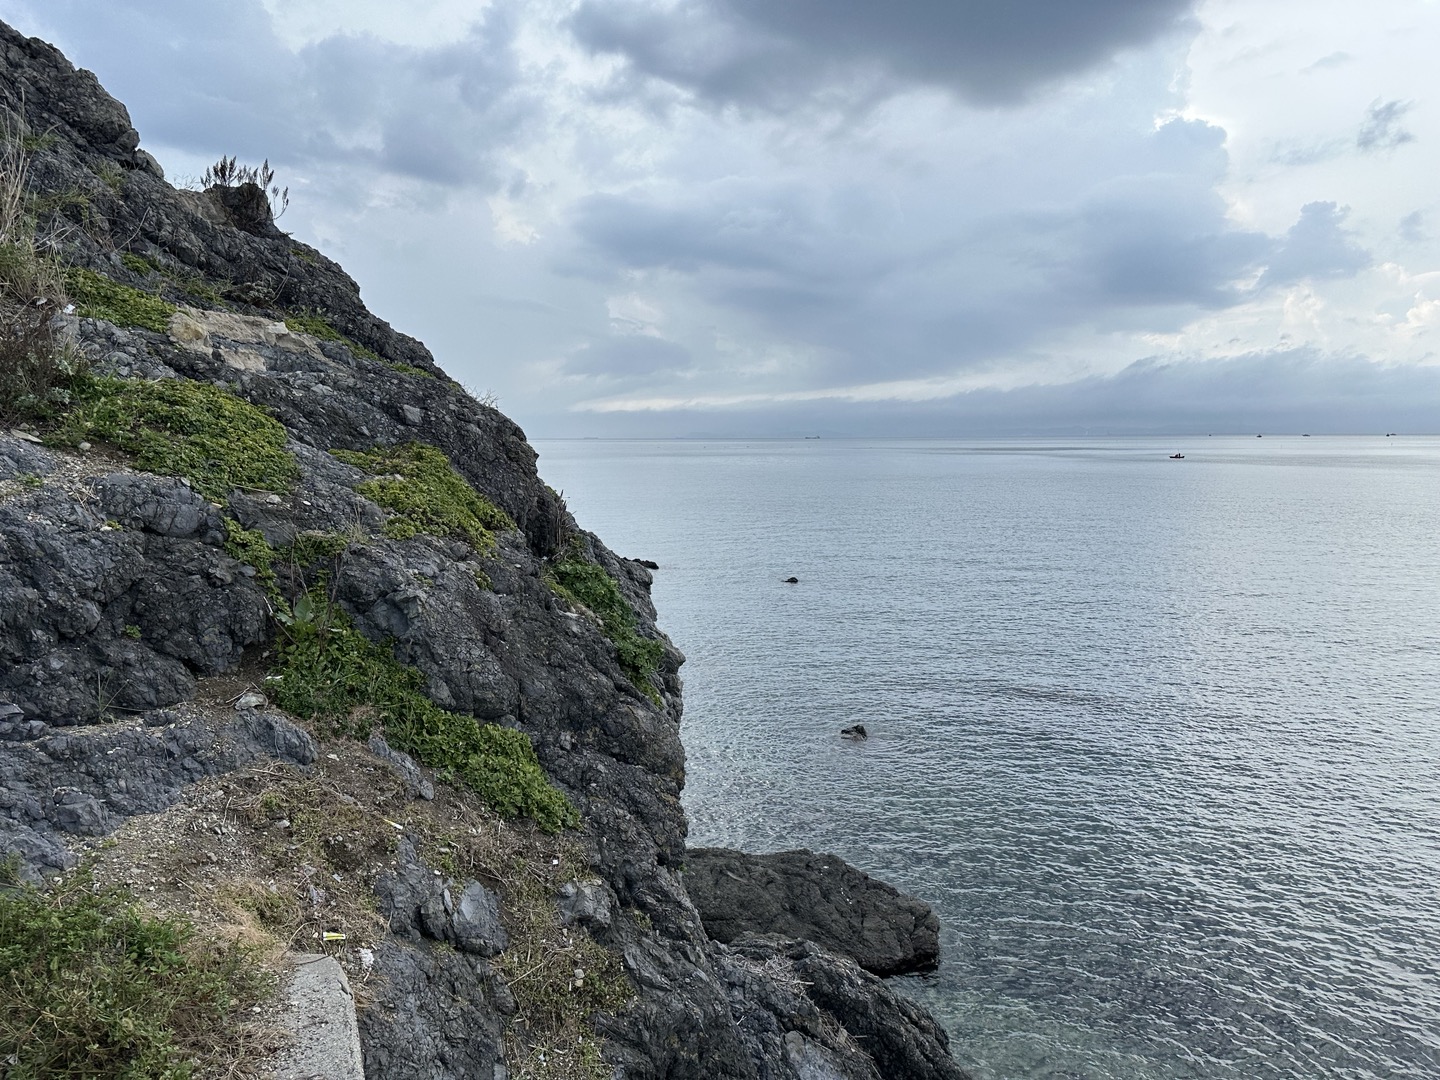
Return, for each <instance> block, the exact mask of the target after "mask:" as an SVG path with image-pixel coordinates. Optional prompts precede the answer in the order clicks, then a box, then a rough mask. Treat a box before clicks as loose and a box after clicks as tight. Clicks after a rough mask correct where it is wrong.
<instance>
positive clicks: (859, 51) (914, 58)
mask: <svg viewBox="0 0 1440 1080" xmlns="http://www.w3.org/2000/svg"><path fill="white" fill-rule="evenodd" d="M1190 8H1191V3H1190V0H1094V2H1092V3H1087V4H1076V3H1073V2H1070V0H1013V2H1009V3H994V2H991V0H892V2H891V3H888V4H877V3H874V2H873V0H786V2H784V3H777V2H775V0H680V2H679V3H659V2H656V0H585V2H583V3H582V4H581V5H580V7H579V8H578V10H577V11H576V14H575V16H574V18H573V20H572V23H571V25H572V28H573V30H574V33H575V36H576V38H577V39H578V40H579V41H580V42H581V43H582V44H583V45H585V46H586V47H588V48H589V49H591V50H592V51H594V52H597V53H608V54H617V55H620V56H623V57H624V58H625V59H626V61H627V62H628V64H629V65H630V67H631V70H632V71H633V72H635V73H637V74H639V75H641V76H645V77H649V78H654V79H659V80H662V81H664V82H667V83H671V84H673V85H675V86H678V87H681V88H683V89H685V90H687V91H690V92H692V93H694V94H696V95H697V96H698V97H700V98H702V99H705V100H708V101H710V102H714V103H720V104H724V103H738V104H742V105H749V106H758V107H762V108H781V109H783V108H786V107H789V106H790V105H792V104H794V103H796V102H797V101H801V100H806V99H809V98H812V97H814V96H816V95H820V96H825V95H827V94H828V95H839V96H844V95H846V94H853V93H862V94H863V93H865V92H874V91H875V90H876V89H885V88H893V87H897V86H901V87H903V86H910V85H928V86H940V87H945V88H948V89H950V90H953V91H955V92H957V93H959V94H961V95H962V96H964V97H966V98H968V99H970V100H972V101H976V102H981V103H985V104H1014V103H1017V102H1020V101H1023V100H1025V99H1026V98H1028V97H1029V96H1030V95H1031V94H1032V93H1033V92H1034V91H1035V90H1036V89H1037V88H1039V87H1041V86H1044V85H1046V84H1049V83H1052V82H1055V81H1056V80H1059V79H1063V78H1065V77H1067V76H1071V75H1075V74H1077V73H1079V72H1083V71H1085V70H1087V69H1089V68H1092V67H1095V66H1096V65H1099V64H1103V63H1105V62H1106V61H1108V60H1110V59H1111V58H1113V57H1114V56H1115V54H1116V53H1117V52H1119V51H1121V50H1123V49H1127V48H1132V47H1137V46H1141V45H1145V44H1147V43H1149V42H1151V41H1153V40H1154V39H1155V38H1157V37H1158V36H1160V35H1162V34H1165V33H1166V32H1168V31H1170V30H1172V29H1174V28H1175V27H1176V26H1178V25H1180V24H1181V23H1182V22H1183V21H1184V20H1185V19H1186V17H1187V15H1188V14H1189V12H1190Z"/></svg>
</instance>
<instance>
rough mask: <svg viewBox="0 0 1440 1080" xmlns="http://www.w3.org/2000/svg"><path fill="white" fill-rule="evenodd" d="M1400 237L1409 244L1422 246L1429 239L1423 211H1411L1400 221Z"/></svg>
mask: <svg viewBox="0 0 1440 1080" xmlns="http://www.w3.org/2000/svg"><path fill="white" fill-rule="evenodd" d="M1400 237H1401V239H1402V240H1404V241H1405V242H1406V243H1410V244H1423V243H1425V242H1426V241H1427V240H1429V239H1430V233H1429V231H1428V230H1427V229H1426V228H1425V212H1424V211H1423V210H1412V211H1410V213H1408V214H1406V215H1405V216H1404V217H1402V218H1401V219H1400Z"/></svg>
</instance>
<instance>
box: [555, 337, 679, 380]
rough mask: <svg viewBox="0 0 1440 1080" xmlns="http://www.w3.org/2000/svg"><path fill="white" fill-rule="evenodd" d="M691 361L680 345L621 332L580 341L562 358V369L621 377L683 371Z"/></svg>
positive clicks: (577, 373) (584, 373) (575, 372)
mask: <svg viewBox="0 0 1440 1080" xmlns="http://www.w3.org/2000/svg"><path fill="white" fill-rule="evenodd" d="M691 362H692V360H691V354H690V350H689V349H687V348H685V347H684V346H683V345H678V344H676V343H675V342H673V341H666V340H665V339H663V338H658V337H651V336H649V335H646V334H622V335H617V336H614V337H609V338H603V339H601V340H598V341H594V342H589V343H587V344H585V345H582V346H581V347H580V348H578V349H576V350H575V351H574V352H572V353H571V354H570V355H569V356H567V357H566V358H565V370H566V371H567V372H570V373H572V374H576V375H599V376H606V377H610V378H621V379H624V378H632V377H635V376H640V375H655V374H657V373H659V372H676V371H683V370H684V369H686V368H688V367H690V366H691Z"/></svg>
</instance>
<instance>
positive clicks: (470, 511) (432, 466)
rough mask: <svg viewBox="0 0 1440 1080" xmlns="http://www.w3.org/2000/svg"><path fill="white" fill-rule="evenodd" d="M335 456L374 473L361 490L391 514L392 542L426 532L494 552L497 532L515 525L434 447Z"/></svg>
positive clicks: (386, 448) (414, 445) (388, 532)
mask: <svg viewBox="0 0 1440 1080" xmlns="http://www.w3.org/2000/svg"><path fill="white" fill-rule="evenodd" d="M330 452H331V453H332V454H334V455H335V456H336V457H337V458H339V459H340V460H341V461H343V462H345V463H346V464H348V465H354V466H355V467H356V468H357V469H362V470H364V471H365V472H367V473H369V474H370V475H371V477H372V479H370V480H366V481H364V482H363V483H361V484H359V485H358V486H357V487H356V488H355V490H356V491H357V492H359V493H360V494H361V495H364V496H365V497H366V498H367V499H371V500H373V501H374V502H376V503H378V504H379V505H380V506H383V507H385V508H386V509H388V510H389V511H390V512H391V513H390V517H389V518H388V520H387V521H386V522H385V535H386V536H389V537H390V538H391V539H394V540H408V539H410V538H411V537H414V536H419V535H421V534H422V533H423V534H425V535H428V536H442V537H453V538H455V539H459V540H464V541H466V542H467V543H469V544H470V546H471V547H473V548H474V549H475V550H476V551H479V552H489V551H493V550H494V548H495V533H496V532H497V531H500V530H503V529H513V528H514V527H515V523H514V522H513V521H511V520H510V515H508V514H507V513H505V511H503V510H501V509H500V508H499V507H497V506H496V505H495V504H494V503H492V502H491V501H490V500H489V499H487V498H485V496H483V495H481V494H480V493H479V492H478V491H476V490H475V489H474V488H473V487H471V486H470V484H469V482H468V481H467V480H466V479H465V478H464V477H463V476H461V475H460V474H459V473H457V472H456V471H455V469H454V467H453V466H452V465H451V464H450V459H449V458H447V457H446V456H445V455H444V453H442V452H441V451H439V450H437V449H436V448H435V447H433V446H426V445H424V444H423V443H407V444H405V445H404V446H379V447H376V448H375V449H373V450H332V451H330Z"/></svg>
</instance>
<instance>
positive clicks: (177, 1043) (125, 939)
mask: <svg viewBox="0 0 1440 1080" xmlns="http://www.w3.org/2000/svg"><path fill="white" fill-rule="evenodd" d="M273 988H274V987H273V980H272V979H271V978H270V977H269V976H268V975H266V974H265V973H264V972H263V971H262V970H261V969H260V968H259V966H258V965H257V964H255V963H254V962H253V960H252V959H251V958H250V957H249V956H248V955H247V954H246V953H244V952H243V951H241V950H240V948H239V947H238V946H235V945H225V944H220V943H217V942H214V941H211V940H200V939H198V937H197V934H196V931H195V929H194V927H193V926H191V925H190V924H189V923H187V922H185V921H183V920H180V919H177V918H170V917H153V916H150V915H147V914H145V913H144V912H142V911H141V910H140V909H139V908H138V907H136V906H135V905H134V903H133V902H132V901H131V899H130V898H129V897H127V896H126V895H125V894H124V893H122V892H120V891H119V890H116V889H113V888H111V889H105V888H99V887H97V886H95V885H94V884H93V882H92V881H91V880H90V879H89V878H88V877H87V876H86V875H85V874H73V875H71V876H70V877H69V878H68V879H67V880H66V881H65V883H64V884H63V885H60V886H57V887H56V888H55V889H53V890H52V891H50V892H42V891H40V890H39V889H36V888H33V887H31V886H28V885H19V886H12V887H10V888H8V889H0V1068H3V1069H4V1070H5V1071H4V1075H5V1076H6V1077H10V1078H12V1080H32V1078H34V1080H38V1078H40V1077H56V1078H71V1080H111V1078H119V1080H188V1078H190V1077H193V1076H200V1075H221V1074H224V1073H225V1072H226V1069H227V1066H228V1065H230V1064H231V1063H233V1061H234V1060H235V1058H236V1056H237V1051H239V1049H240V1047H241V1045H242V1044H243V1042H244V1040H243V1039H242V1038H241V1037H240V1033H241V1032H242V1030H243V1028H244V1024H245V1022H246V1020H247V1019H248V1018H249V1014H250V1009H251V1007H252V1006H255V1005H257V1004H258V1003H260V1002H262V1001H263V1000H265V999H266V998H267V997H268V996H270V994H271V993H272V992H273Z"/></svg>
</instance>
